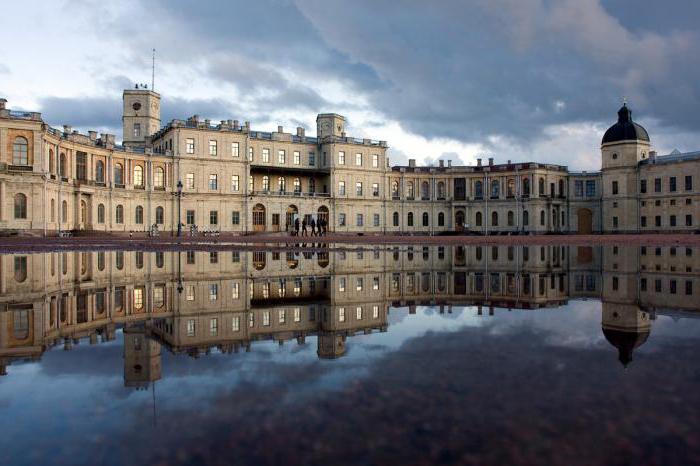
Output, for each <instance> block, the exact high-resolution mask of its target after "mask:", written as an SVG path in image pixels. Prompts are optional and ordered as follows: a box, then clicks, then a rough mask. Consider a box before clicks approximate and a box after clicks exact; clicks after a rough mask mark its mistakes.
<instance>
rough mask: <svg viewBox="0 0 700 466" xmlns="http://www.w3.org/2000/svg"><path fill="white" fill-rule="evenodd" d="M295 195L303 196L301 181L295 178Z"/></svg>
mask: <svg viewBox="0 0 700 466" xmlns="http://www.w3.org/2000/svg"><path fill="white" fill-rule="evenodd" d="M294 193H295V194H301V180H300V179H299V178H294Z"/></svg>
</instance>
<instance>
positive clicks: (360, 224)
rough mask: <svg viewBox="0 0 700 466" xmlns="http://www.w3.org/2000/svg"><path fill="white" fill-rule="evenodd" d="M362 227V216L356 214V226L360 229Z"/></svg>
mask: <svg viewBox="0 0 700 466" xmlns="http://www.w3.org/2000/svg"><path fill="white" fill-rule="evenodd" d="M363 225H364V217H363V215H362V214H357V226H358V227H361V226H363Z"/></svg>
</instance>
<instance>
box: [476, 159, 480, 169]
mask: <svg viewBox="0 0 700 466" xmlns="http://www.w3.org/2000/svg"><path fill="white" fill-rule="evenodd" d="M476 166H477V167H480V166H481V159H476Z"/></svg>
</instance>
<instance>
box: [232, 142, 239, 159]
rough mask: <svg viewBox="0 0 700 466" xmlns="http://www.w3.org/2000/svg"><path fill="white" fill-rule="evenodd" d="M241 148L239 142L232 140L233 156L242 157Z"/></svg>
mask: <svg viewBox="0 0 700 466" xmlns="http://www.w3.org/2000/svg"><path fill="white" fill-rule="evenodd" d="M239 149H240V146H239V145H238V143H237V142H232V143H231V157H240V152H239Z"/></svg>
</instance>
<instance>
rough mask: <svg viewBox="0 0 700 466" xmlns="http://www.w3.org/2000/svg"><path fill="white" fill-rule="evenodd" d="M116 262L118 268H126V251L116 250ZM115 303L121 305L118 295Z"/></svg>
mask: <svg viewBox="0 0 700 466" xmlns="http://www.w3.org/2000/svg"><path fill="white" fill-rule="evenodd" d="M119 207H121V206H119ZM114 262H115V265H116V266H117V269H119V270H121V269H123V268H124V251H116V252H115V257H114ZM122 297H123V296H122ZM114 303H115V307H116V308H119V307H120V306H118V305H117V297H116V296H115V299H114Z"/></svg>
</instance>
